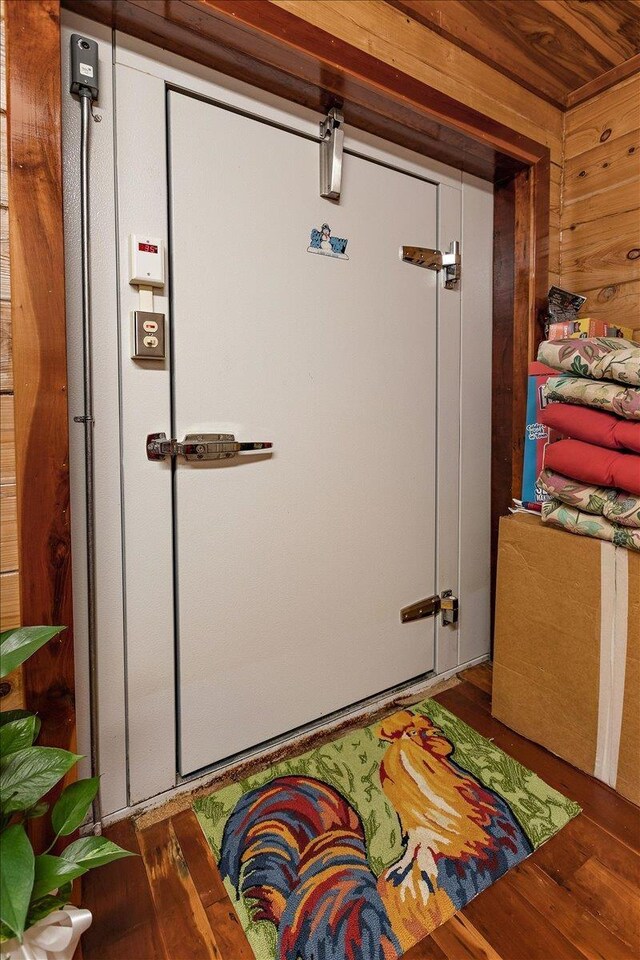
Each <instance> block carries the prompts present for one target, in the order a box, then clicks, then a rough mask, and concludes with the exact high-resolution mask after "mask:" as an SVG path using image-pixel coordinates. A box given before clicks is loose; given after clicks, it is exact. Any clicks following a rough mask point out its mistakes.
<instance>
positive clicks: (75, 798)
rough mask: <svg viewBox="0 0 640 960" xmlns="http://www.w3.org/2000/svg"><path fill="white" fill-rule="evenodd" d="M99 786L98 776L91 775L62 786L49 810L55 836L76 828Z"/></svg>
mask: <svg viewBox="0 0 640 960" xmlns="http://www.w3.org/2000/svg"><path fill="white" fill-rule="evenodd" d="M99 786H100V778H99V777H91V778H90V779H87V780H77V781H76V782H75V783H70V784H69V786H68V787H65V788H64V790H63V791H62V793H61V794H60V796H59V797H58V800H57V801H56V803H55V805H54V808H53V810H52V811H51V823H52V825H53V829H54V830H55V832H56V836H62V837H68V836H69V834H70V833H73V831H74V830H77V829H78V827H79V826H80V824H81V823H82V821H83V820H84V818H85V816H86V813H87V810H88V809H89V807H90V806H91V803H92V802H93V798H94V797H95V795H96V793H97V792H98V787H99Z"/></svg>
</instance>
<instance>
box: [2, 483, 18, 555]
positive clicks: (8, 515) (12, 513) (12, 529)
mask: <svg viewBox="0 0 640 960" xmlns="http://www.w3.org/2000/svg"><path fill="white" fill-rule="evenodd" d="M0 517H1V518H2V522H1V523H0V573H9V572H10V571H12V570H17V569H18V514H17V507H16V485H15V483H3V484H2V485H0Z"/></svg>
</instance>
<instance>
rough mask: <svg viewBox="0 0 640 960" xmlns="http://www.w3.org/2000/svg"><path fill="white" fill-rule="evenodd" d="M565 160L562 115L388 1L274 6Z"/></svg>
mask: <svg viewBox="0 0 640 960" xmlns="http://www.w3.org/2000/svg"><path fill="white" fill-rule="evenodd" d="M270 2H272V3H273V4H274V5H277V6H278V7H280V8H281V9H283V10H287V11H289V12H290V13H294V14H296V16H298V17H300V18H302V19H303V20H306V21H308V22H309V23H313V24H314V25H315V26H317V27H320V28H321V29H323V30H326V31H328V32H330V33H331V34H332V35H334V36H335V37H339V38H340V39H341V40H344V41H346V42H347V43H350V44H352V45H353V46H355V47H358V48H360V49H362V50H366V51H367V52H368V53H370V54H372V55H373V56H374V57H377V58H378V59H379V60H380V61H382V62H384V63H387V64H392V65H393V66H394V67H395V68H396V69H397V70H401V71H403V72H404V73H406V74H408V75H409V76H412V77H415V78H416V79H418V80H421V81H422V82H423V83H426V84H429V85H430V86H432V87H434V89H437V90H441V91H442V92H443V93H446V94H448V95H449V96H451V97H453V98H454V99H456V100H458V101H459V102H461V103H464V104H467V105H468V106H470V107H472V108H473V109H475V110H478V111H480V112H481V113H483V114H485V116H487V117H492V118H493V119H495V120H498V121H499V122H500V123H503V124H505V125H506V126H508V127H510V128H512V129H514V130H518V131H519V132H520V133H523V134H525V135H526V136H528V137H532V138H533V139H535V140H538V141H539V142H540V143H544V144H545V146H547V147H548V148H549V149H550V151H551V159H552V160H553V161H555V162H557V163H559V162H560V161H561V156H562V112H561V110H560V109H559V108H558V107H556V106H554V105H552V104H550V103H548V102H547V101H545V100H543V99H541V98H540V97H538V96H536V95H535V94H532V93H530V92H529V91H528V90H525V89H524V88H523V87H519V86H515V87H514V84H513V82H512V81H511V80H510V79H509V78H508V77H505V76H504V75H503V74H501V73H500V72H499V71H497V70H495V69H493V68H492V67H489V66H487V65H486V64H484V63H482V61H480V60H478V59H477V58H476V57H474V56H472V55H471V54H469V53H467V52H466V50H463V49H462V48H460V47H456V46H455V45H454V44H452V43H451V42H450V41H448V40H447V39H446V38H444V37H441V36H439V35H438V34H437V33H435V32H434V31H433V30H429V29H428V28H427V27H424V26H422V25H421V24H419V23H417V22H416V21H415V20H411V19H410V18H408V17H407V16H406V14H404V13H402V11H400V10H396V9H394V8H393V7H391V6H390V5H389V4H388V3H385V2H383V0H349V3H342V2H340V0H314V2H313V3H308V2H306V0H270Z"/></svg>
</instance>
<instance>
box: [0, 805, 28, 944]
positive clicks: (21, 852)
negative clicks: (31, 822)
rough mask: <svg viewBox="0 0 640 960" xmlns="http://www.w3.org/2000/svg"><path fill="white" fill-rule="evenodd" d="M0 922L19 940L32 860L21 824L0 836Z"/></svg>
mask: <svg viewBox="0 0 640 960" xmlns="http://www.w3.org/2000/svg"><path fill="white" fill-rule="evenodd" d="M0 866H1V869H0V920H1V921H2V923H3V924H6V926H7V927H8V928H9V929H10V930H11V931H12V933H13V935H14V936H16V937H18V938H21V937H22V934H23V933H24V928H25V922H26V919H27V911H28V909H29V901H30V899H31V891H32V889H33V880H34V857H33V850H32V849H31V844H30V843H29V838H28V837H27V834H26V832H25V829H24V827H23V825H22V824H21V823H15V824H13V826H10V827H7V829H6V830H3V831H2V833H0Z"/></svg>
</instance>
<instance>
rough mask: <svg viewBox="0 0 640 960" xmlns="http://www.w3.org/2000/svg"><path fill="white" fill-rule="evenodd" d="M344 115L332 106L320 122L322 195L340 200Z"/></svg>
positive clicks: (329, 198)
mask: <svg viewBox="0 0 640 960" xmlns="http://www.w3.org/2000/svg"><path fill="white" fill-rule="evenodd" d="M343 126H344V115H343V113H342V111H341V110H338V108H337V107H332V108H331V110H329V113H328V114H327V116H326V117H325V119H324V120H323V121H322V123H321V124H320V196H321V197H325V198H326V199H327V200H339V199H340V191H341V189H342V150H343V146H344V130H343Z"/></svg>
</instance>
